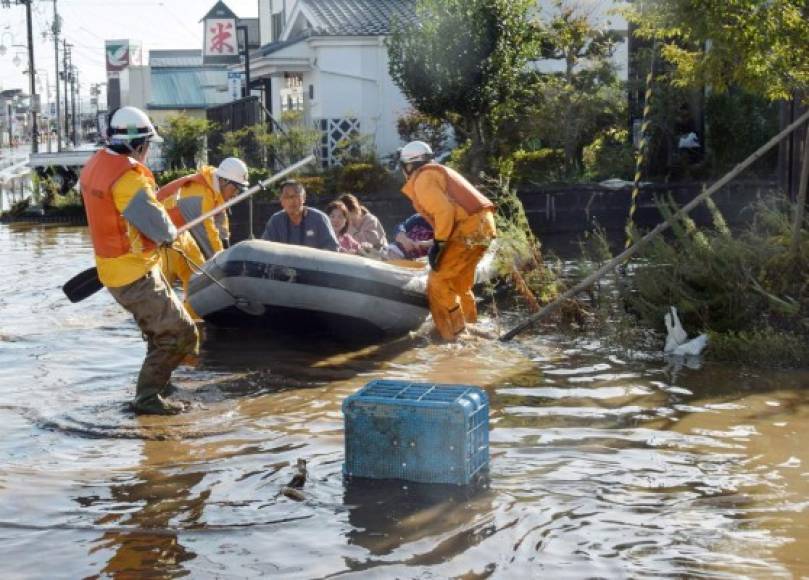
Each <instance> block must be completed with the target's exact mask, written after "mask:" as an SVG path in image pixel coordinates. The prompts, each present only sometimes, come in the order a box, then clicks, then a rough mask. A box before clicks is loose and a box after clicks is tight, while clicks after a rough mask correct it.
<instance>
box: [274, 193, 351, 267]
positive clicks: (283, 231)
mask: <svg viewBox="0 0 809 580" xmlns="http://www.w3.org/2000/svg"><path fill="white" fill-rule="evenodd" d="M305 203H306V190H305V189H304V187H303V184H302V183H300V182H299V181H295V180H289V181H285V182H284V183H282V184H281V207H282V208H283V209H281V210H280V211H278V212H276V213H274V214H273V215H272V216H271V217H270V219H269V220H268V221H267V226H266V227H265V228H264V233H263V234H262V236H261V238H262V239H264V240H269V241H271V242H281V243H282V244H294V245H296V246H309V247H310V248H319V249H321V250H331V251H333V252H336V251H338V248H339V247H340V242H338V241H337V235H336V234H335V233H334V228H333V227H332V225H331V222H330V221H329V216H327V215H326V214H325V213H323V212H322V211H320V210H317V209H315V208H313V207H308V206H306V205H304V204H305Z"/></svg>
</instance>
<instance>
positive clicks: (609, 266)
mask: <svg viewBox="0 0 809 580" xmlns="http://www.w3.org/2000/svg"><path fill="white" fill-rule="evenodd" d="M806 121H809V111H807V112H806V113H804V114H803V115H801V116H800V118H798V119H797V120H796V121H795V122H793V123H792V124H791V125H789V126H788V127H787V128H786V129H784V130H783V131H781V132H780V133H778V135H776V136H775V137H773V138H772V139H770V140H769V141H767V143H765V144H764V145H762V146H761V147H759V148H758V150H757V151H756V152H755V153H753V154H752V155H751V156H750V157H748V158H747V159H745V160H744V161H742V162H741V163H739V164H738V165H737V166H736V167H735V168H734V169H733V170H732V171H730V173H727V174H726V175H725V176H724V177H723V178H722V179H720V180H719V181H717V182H716V183H714V184H713V185H712V186H711V187H709V188H708V189H706V190H705V191H703V192H702V193H701V194H699V195H698V196H697V197H695V198H694V199H692V200H691V201H690V202H688V203H687V204H685V205H684V206H683V207H682V208H680V210H679V211H678V212H676V213H675V214H674V215H672V216H671V217H669V219H667V220H666V221H664V222H662V223H660V224H658V225H657V226H656V227H655V228H654V229H653V230H652V231H650V232H649V233H648V234H646V235H645V236H643V237H642V238H641V239H640V240H638V241H637V242H636V243H635V244H634V245H632V246H630V247H629V248H627V249H626V250H624V252H622V253H621V254H620V255H618V256H616V257H614V258H613V259H612V260H610V261H609V262H607V263H606V264H604V265H603V266H601V268H599V269H598V270H596V271H595V272H593V273H592V274H590V275H589V276H587V278H585V279H584V280H582V281H581V282H579V283H578V284H576V285H575V286H574V287H573V288H571V289H570V290H568V291H567V292H564V293H562V295H561V296H558V297H557V298H556V300H554V301H553V302H551V303H550V304H548V305H547V306H545V307H544V308H543V309H542V310H540V311H539V312H537V313H536V314H534V315H532V316H530V317H528V318H527V319H526V320H524V321H523V322H521V323H520V324H518V325H517V326H515V327H514V328H512V329H511V330H509V331H508V332H507V333H505V334H504V335H503V336H501V337H500V340H501V341H503V342H507V341H509V340H511V339H512V338H514V337H515V336H517V335H518V334H519V333H521V332H522V331H523V330H525V329H526V328H528V327H529V326H531V325H532V324H534V323H536V322H537V321H539V320H541V319H542V318H544V317H545V316H547V315H548V314H550V313H551V312H553V311H554V310H556V309H557V308H559V307H560V306H561V305H562V303H563V302H564V301H565V300H569V299H570V298H573V297H574V296H575V295H576V294H578V293H579V292H581V291H582V290H584V289H585V288H588V287H590V286H591V285H593V284H594V283H595V282H596V281H598V280H599V279H601V278H602V277H603V276H604V275H605V274H607V273H608V272H611V271H612V270H614V269H615V268H617V267H618V265H619V264H621V263H622V262H624V261H625V260H626V259H627V258H630V257H632V256H634V255H635V254H637V253H638V251H639V250H640V249H641V248H642V247H643V246H645V245H646V244H647V243H649V241H651V240H652V239H653V238H655V237H657V236H659V235H660V234H662V233H663V232H664V231H666V230H667V229H668V228H670V227H671V224H672V223H674V222H675V221H677V220H679V219H681V218H682V217H684V216H685V215H686V214H688V213H689V212H690V211H691V210H692V209H694V208H695V207H697V206H698V205H699V204H701V203H702V202H703V201H705V200H706V199H707V198H709V197H710V196H712V195H713V194H714V193H716V192H717V191H718V190H720V189H722V188H723V187H724V186H725V185H727V184H728V183H729V182H730V181H732V180H733V179H735V178H736V177H737V176H738V175H739V174H740V173H742V172H743V171H744V170H745V169H747V168H748V167H750V166H751V165H752V164H753V163H755V162H756V161H758V160H759V159H760V158H761V157H762V156H763V155H764V154H765V153H767V151H769V150H770V149H772V148H773V147H775V146H776V145H778V143H780V142H781V141H783V140H784V139H785V138H786V137H788V136H789V135H791V134H792V132H793V131H794V130H795V129H797V128H798V127H800V126H801V125H802V124H803V123H805V122H806Z"/></svg>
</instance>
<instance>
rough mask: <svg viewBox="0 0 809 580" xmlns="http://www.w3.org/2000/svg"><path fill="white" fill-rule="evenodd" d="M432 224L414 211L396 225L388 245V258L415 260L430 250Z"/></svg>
mask: <svg viewBox="0 0 809 580" xmlns="http://www.w3.org/2000/svg"><path fill="white" fill-rule="evenodd" d="M432 245H433V226H431V225H430V222H428V221H427V220H426V219H424V217H423V216H422V215H421V214H417V213H414V214H413V215H411V216H410V217H409V218H407V219H406V220H405V221H403V222H402V223H400V224H399V225H398V226H396V238H395V240H394V242H393V243H392V244H389V245H388V248H387V257H388V259H389V260H402V259H404V260H417V259H419V258H423V257H424V256H426V255H427V254H428V253H429V252H430V247H431V246H432Z"/></svg>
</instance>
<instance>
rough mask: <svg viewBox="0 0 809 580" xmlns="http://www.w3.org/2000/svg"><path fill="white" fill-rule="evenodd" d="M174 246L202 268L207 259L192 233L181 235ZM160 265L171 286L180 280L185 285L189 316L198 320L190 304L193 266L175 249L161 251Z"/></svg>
mask: <svg viewBox="0 0 809 580" xmlns="http://www.w3.org/2000/svg"><path fill="white" fill-rule="evenodd" d="M172 245H173V246H174V247H177V248H179V249H180V250H181V251H182V252H183V253H184V254H185V255H186V256H188V259H189V260H191V261H192V262H193V263H194V265H195V266H202V264H203V263H204V262H205V258H204V257H203V255H202V250H200V249H199V246H198V245H197V242H195V241H194V238H193V236H192V235H191V233H190V232H185V233H183V234H180V236H179V237H178V238H177V239H176V240H174V244H172ZM160 265H161V268H162V269H163V275H164V276H165V277H166V280H167V281H168V284H169V286H173V285H174V282H176V281H177V280H180V282H181V283H182V285H183V296H184V300H185V301H184V302H183V305H184V306H185V309H186V310H187V311H188V315H189V316H190V317H191V318H192V319H194V320H196V319H198V318H199V316H198V315H197V313H196V312H194V309H193V308H191V304H189V302H188V281H189V280H190V279H191V276H192V274H193V273H194V271H193V270H192V269H191V266H189V265H188V262H187V261H186V259H185V258H184V257H183V256H181V255H180V253H179V252H177V251H176V250H174V249H173V248H161V249H160Z"/></svg>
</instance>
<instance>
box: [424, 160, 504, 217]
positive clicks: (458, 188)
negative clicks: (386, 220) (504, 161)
mask: <svg viewBox="0 0 809 580" xmlns="http://www.w3.org/2000/svg"><path fill="white" fill-rule="evenodd" d="M422 171H439V172H441V173H443V174H444V177H445V178H446V182H447V195H448V196H449V199H450V201H452V202H454V203H455V204H457V205H459V206H461V208H463V210H464V211H465V212H466V213H467V214H469V215H474V214H476V213H480V212H482V211H483V210H486V209H491V210H493V209H494V204H493V203H492V202H491V200H489V198H487V197H486V196H485V195H483V194H482V193H480V192H479V191H478V190H477V188H476V187H475V186H474V185H472V184H471V183H469V182H468V181H467V180H466V178H465V177H464V176H463V175H461V174H460V173H458V172H457V171H455V170H454V169H452V168H451V167H445V166H444V165H441V164H439V163H428V164H426V165H422V166H421V167H419V168H418V169H417V170H416V172H415V173H414V174H413V175H412V176H411V177H410V179H412V180H413V182H414V183H415V181H416V179H417V178H418V176H419V174H420V173H421V172H422ZM413 204H414V206H416V201H415V199H414V201H413ZM416 211H418V212H419V213H420V214H422V215H424V211H423V210H422V208H420V207H418V206H416Z"/></svg>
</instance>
